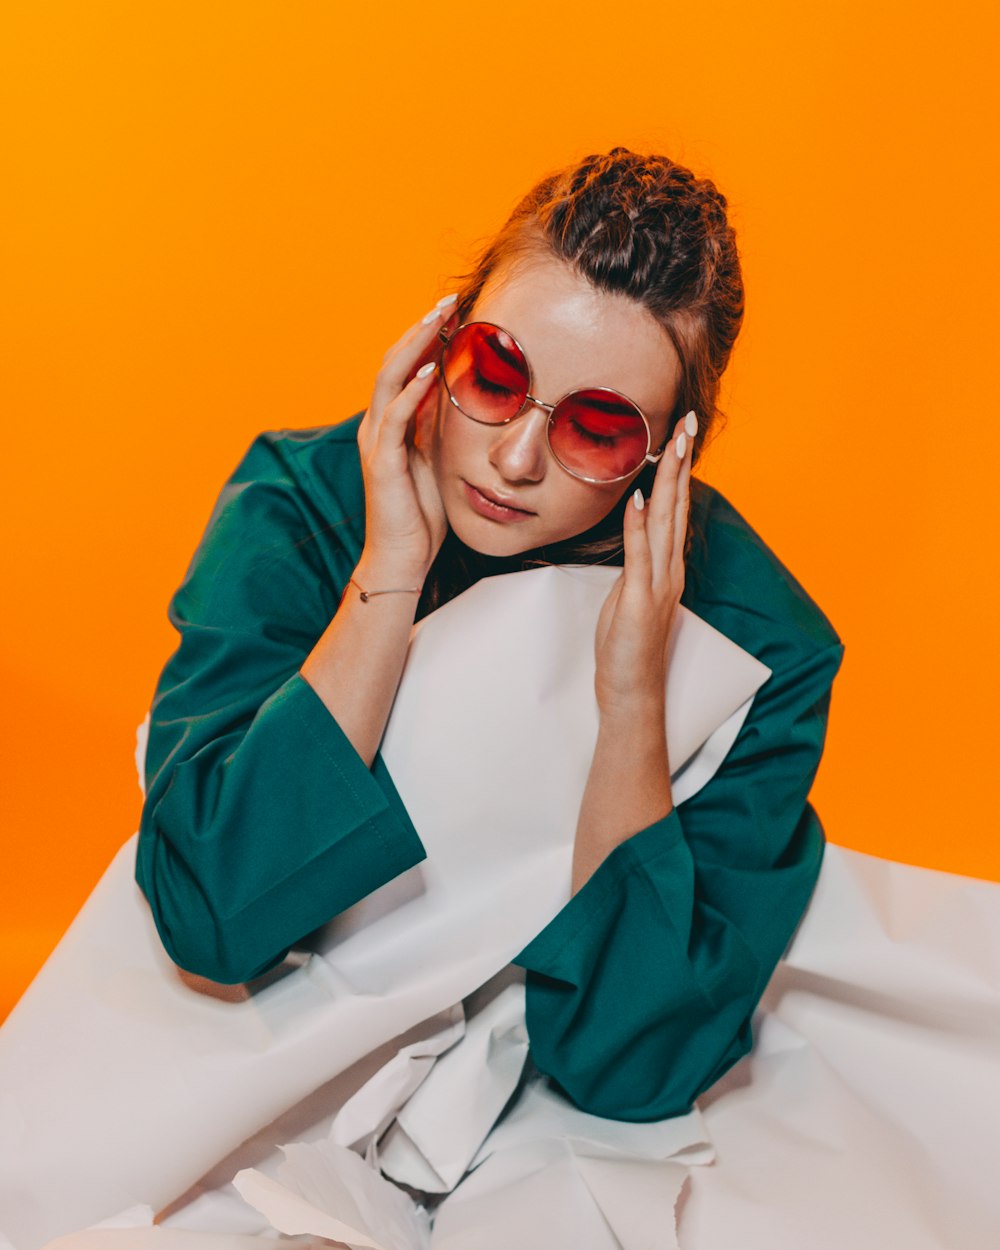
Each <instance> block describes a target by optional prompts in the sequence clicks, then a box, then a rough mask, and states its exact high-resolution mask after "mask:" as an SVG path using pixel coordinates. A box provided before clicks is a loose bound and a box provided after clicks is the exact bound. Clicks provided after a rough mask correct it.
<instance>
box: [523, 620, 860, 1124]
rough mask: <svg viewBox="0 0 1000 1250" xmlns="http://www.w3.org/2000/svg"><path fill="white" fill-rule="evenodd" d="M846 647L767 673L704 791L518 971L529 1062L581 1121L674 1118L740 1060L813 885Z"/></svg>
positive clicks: (579, 904) (607, 872)
mask: <svg viewBox="0 0 1000 1250" xmlns="http://www.w3.org/2000/svg"><path fill="white" fill-rule="evenodd" d="M843 650H844V648H843V644H841V643H839V642H838V643H837V644H836V645H834V646H832V647H829V648H826V649H824V650H822V651H819V652H816V653H813V654H811V655H809V656H807V657H805V658H804V659H799V660H798V661H797V662H795V663H793V664H792V665H791V666H789V667H786V668H785V669H784V670H783V671H775V672H774V674H773V675H772V677H771V678H769V680H768V682H767V683H765V685H764V686H763V687H762V688H761V690H760V692H759V693H758V695H757V697H756V699H755V701H754V704H753V706H752V707H751V710H750V713H749V715H748V717H747V720H746V722H745V723H744V726H743V728H742V729H741V731H740V735H739V737H738V738H737V740H736V742H735V743H734V745H733V747H732V749H731V751H730V753H729V755H728V756H727V757H726V760H725V761H724V762H723V764H722V766H721V767H720V769H719V771H718V772H717V773H716V775H715V776H714V777H713V778H712V779H711V781H709V782H708V783H707V784H706V785H705V786H704V787H703V788H702V789H701V790H700V791H699V792H698V793H697V794H695V795H693V796H692V797H691V798H690V799H689V800H687V801H686V802H684V803H682V804H680V806H679V807H675V808H674V809H673V810H672V811H671V812H669V813H668V814H667V815H666V816H665V817H663V818H662V819H660V820H658V821H656V822H655V823H654V824H652V825H650V826H649V827H647V828H646V829H643V830H640V831H639V832H638V833H636V834H634V835H633V836H631V837H629V838H627V839H626V840H625V841H624V842H622V843H621V844H620V845H619V846H617V847H616V848H615V849H614V850H613V851H612V852H611V853H610V854H609V855H608V856H607V858H606V859H605V860H604V861H603V863H602V864H601V865H600V866H599V867H598V869H597V870H596V871H595V872H594V873H593V875H592V876H591V877H590V879H589V880H588V881H587V882H586V883H585V884H584V885H583V887H582V888H581V889H580V890H578V891H577V893H576V894H575V895H574V896H573V897H572V898H571V899H570V901H569V902H568V903H567V904H566V906H565V907H564V908H563V909H562V910H561V911H560V912H559V914H558V915H557V916H555V917H554V919H553V920H552V921H551V923H550V924H549V925H547V926H546V928H545V929H543V930H542V932H541V933H540V934H538V936H537V937H536V938H535V939H534V940H533V941H532V942H530V943H529V944H528V945H527V946H526V947H525V948H524V950H523V951H521V952H520V954H519V955H518V956H517V958H516V959H515V960H514V962H515V963H517V964H519V965H520V966H522V967H523V968H525V969H526V972H527V978H526V979H527V1026H528V1035H529V1039H530V1042H531V1050H532V1057H533V1059H534V1062H535V1064H536V1066H537V1067H538V1068H539V1069H540V1070H541V1071H542V1072H544V1073H546V1074H548V1075H549V1076H550V1077H551V1078H552V1079H553V1080H554V1081H555V1082H556V1083H557V1084H558V1085H559V1086H561V1088H562V1089H563V1090H564V1091H565V1093H566V1094H567V1095H568V1096H569V1097H570V1098H571V1099H572V1100H573V1101H574V1102H575V1103H576V1104H577V1105H578V1106H579V1107H581V1108H582V1109H583V1110H585V1111H589V1112H591V1113H593V1114H596V1115H602V1116H607V1117H611V1118H615V1119H622V1120H637V1121H638V1120H657V1119H663V1118H666V1117H668V1116H672V1115H681V1114H685V1113H686V1112H688V1111H689V1110H690V1109H691V1106H692V1104H693V1102H694V1100H695V1099H696V1098H697V1097H698V1095H699V1094H700V1093H702V1092H704V1091H705V1090H706V1089H708V1088H709V1087H710V1086H711V1085H713V1084H714V1083H715V1082H716V1081H717V1080H718V1079H719V1078H720V1077H721V1076H722V1075H723V1074H724V1073H725V1072H726V1071H727V1070H728V1069H729V1068H730V1067H731V1066H732V1065H733V1064H734V1063H735V1062H736V1061H737V1060H738V1059H740V1058H741V1057H742V1056H743V1055H744V1054H746V1053H747V1052H748V1051H749V1049H750V1046H751V1043H752V1035H751V1017H752V1014H753V1011H754V1009H755V1008H756V1005H757V1003H758V1002H759V1000H760V996H761V994H762V993H763V991H764V989H765V987H766V985H767V982H768V980H769V979H770V976H771V974H772V972H773V971H774V968H775V966H776V965H777V962H778V960H779V959H780V957H781V955H782V954H783V952H784V950H785V948H786V947H787V945H788V942H789V940H790V939H791V936H792V934H793V933H794V930H795V928H796V926H797V924H798V922H799V920H800V919H801V917H802V914H803V912H804V911H805V908H806V906H807V904H808V901H809V898H810V897H811V895H812V891H813V889H814V887H815V884H816V879H817V877H818V875H819V869H820V864H821V861H822V853H823V843H824V835H823V828H822V825H821V823H820V820H819V817H818V815H817V814H816V811H815V810H814V808H813V807H812V805H811V804H810V803H809V802H808V797H807V796H808V793H809V790H810V788H811V785H812V782H813V779H814V777H815V773H816V770H817V767H818V765H819V760H820V757H821V755H822V750H823V745H824V740H825V735H826V727H827V721H828V715H829V706H830V688H831V684H832V682H833V678H834V676H835V675H836V672H837V670H838V669H839V667H840V663H841V661H842V658H843Z"/></svg>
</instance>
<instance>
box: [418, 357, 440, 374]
mask: <svg viewBox="0 0 1000 1250" xmlns="http://www.w3.org/2000/svg"><path fill="white" fill-rule="evenodd" d="M435 368H436V365H435V364H434V361H433V360H428V362H427V364H425V365H421V367H420V368H419V369H418V370H417V377H418V378H426V377H427V375H428V374H429V373H433V372H434V370H435Z"/></svg>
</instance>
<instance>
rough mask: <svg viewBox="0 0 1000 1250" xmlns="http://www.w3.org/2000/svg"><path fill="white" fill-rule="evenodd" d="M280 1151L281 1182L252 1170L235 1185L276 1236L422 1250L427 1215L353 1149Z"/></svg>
mask: <svg viewBox="0 0 1000 1250" xmlns="http://www.w3.org/2000/svg"><path fill="white" fill-rule="evenodd" d="M282 1149H283V1151H284V1153H285V1156H286V1160H287V1162H286V1163H285V1165H284V1166H283V1167H282V1169H281V1178H280V1180H279V1181H274V1180H271V1179H270V1178H269V1177H266V1176H262V1175H261V1174H260V1173H259V1172H256V1171H254V1170H253V1169H250V1170H247V1171H244V1172H240V1173H238V1174H237V1176H236V1177H235V1178H234V1181H233V1184H234V1185H235V1186H236V1188H237V1189H238V1190H239V1192H240V1193H241V1194H242V1195H243V1197H244V1198H245V1199H246V1201H247V1202H249V1203H250V1205H251V1206H253V1207H255V1208H256V1209H257V1210H258V1211H261V1212H263V1213H264V1215H266V1216H267V1218H268V1219H269V1220H270V1221H271V1223H272V1224H273V1225H274V1227H275V1228H277V1229H278V1230H279V1231H280V1232H283V1233H309V1234H313V1235H315V1236H320V1237H327V1238H329V1239H330V1240H331V1241H339V1242H343V1243H344V1244H345V1245H347V1246H350V1247H351V1250H425V1248H426V1247H427V1245H428V1244H429V1240H430V1222H429V1219H428V1217H427V1214H426V1212H424V1211H423V1209H422V1208H421V1207H419V1206H417V1205H416V1204H415V1203H414V1202H413V1201H412V1200H411V1199H410V1198H409V1197H408V1196H407V1195H406V1194H405V1193H404V1192H403V1191H402V1190H401V1189H397V1188H396V1186H395V1185H393V1184H391V1183H390V1182H389V1181H386V1180H383V1179H382V1177H381V1176H379V1174H378V1172H377V1171H375V1170H374V1169H373V1168H371V1167H369V1166H368V1164H367V1163H365V1161H364V1160H363V1159H362V1158H360V1156H358V1155H357V1154H355V1153H354V1151H352V1150H347V1149H345V1148H344V1147H343V1146H337V1145H335V1144H334V1143H333V1142H319V1143H317V1144H315V1145H312V1146H303V1145H299V1144H292V1145H289V1146H284V1147H282ZM332 1210H336V1211H337V1212H338V1216H336V1217H335V1216H333V1215H331V1214H330V1212H331V1211H332Z"/></svg>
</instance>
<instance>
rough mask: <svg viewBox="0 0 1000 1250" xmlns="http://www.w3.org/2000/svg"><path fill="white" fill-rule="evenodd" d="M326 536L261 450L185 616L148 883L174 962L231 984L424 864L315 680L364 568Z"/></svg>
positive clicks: (149, 803) (165, 678) (159, 716)
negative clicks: (351, 583)
mask: <svg viewBox="0 0 1000 1250" xmlns="http://www.w3.org/2000/svg"><path fill="white" fill-rule="evenodd" d="M316 537H317V536H316V535H315V534H314V533H313V531H312V521H311V520H310V519H309V518H307V517H304V516H303V515H302V514H301V513H300V511H299V510H298V508H297V506H296V504H295V494H294V490H293V489H292V488H291V483H289V482H288V480H287V479H286V477H285V468H284V465H283V463H282V461H281V459H280V457H279V456H278V454H277V453H276V451H275V450H274V449H273V448H272V447H270V446H269V445H268V444H267V443H266V441H265V440H263V439H258V440H257V441H256V442H255V443H254V445H253V447H252V448H251V451H250V453H248V456H247V457H246V458H245V460H244V462H243V463H242V464H241V466H240V468H239V469H238V470H237V472H236V474H234V476H233V478H232V479H231V480H230V482H229V483H228V484H227V487H226V489H225V490H224V491H223V494H222V497H221V498H220V501H219V504H218V505H217V506H216V509H215V512H214V513H213V518H212V521H211V522H210V524H209V528H208V530H207V531H206V534H205V537H204V538H203V539H202V542H201V544H200V546H199V548H198V551H197V552H196V553H195V557H194V559H193V561H192V564H191V567H190V569H189V570H188V574H187V576H186V578H185V581H184V583H183V585H182V586H181V588H180V589H179V590H178V591H177V593H176V594H175V595H174V597H173V598H172V600H171V604H170V611H169V615H170V619H171V622H172V623H173V624H174V626H175V628H177V630H178V632H179V633H180V636H181V640H180V644H179V646H178V648H177V650H176V652H175V653H174V655H173V656H172V657H171V659H170V660H169V661H168V662H167V664H166V666H165V667H164V670H163V672H162V674H161V677H160V680H159V682H158V685H157V690H156V695H155V697H154V699H153V703H152V708H151V714H150V728H149V739H148V743H147V749H146V782H147V795H146V800H145V803H144V805H143V810H142V816H141V820H140V828H139V841H138V851H137V860H136V879H137V881H138V883H139V885H140V886H141V888H142V890H143V892H144V893H145V895H146V897H147V899H148V900H149V903H150V906H151V908H152V912H153V916H154V919H155V922H156V925H157V929H158V931H159V933H160V937H161V940H162V941H163V944H164V947H165V949H166V950H167V952H168V954H169V955H170V956H171V958H172V959H173V960H174V961H175V962H176V963H177V964H178V965H179V966H181V967H182V968H185V969H186V970H188V971H189V972H193V973H196V974H198V975H200V976H204V977H208V978H209V979H211V980H213V981H218V982H222V983H227V984H233V983H238V982H242V981H247V980H250V979H252V978H253V977H255V976H258V975H260V974H261V973H262V972H265V971H267V970H268V969H269V968H271V967H273V966H274V965H275V964H276V963H278V962H280V961H281V960H282V959H283V958H284V956H285V955H286V954H287V952H288V950H289V949H290V948H291V947H292V946H293V945H295V944H296V943H297V942H300V941H301V940H302V939H303V938H304V937H305V936H306V935H307V934H309V933H310V932H312V931H313V930H314V929H316V928H318V927H319V926H320V925H322V924H324V923H326V922H327V921H328V920H330V918H331V917H333V916H335V915H337V914H338V913H339V912H341V911H343V910H345V909H346V908H347V907H350V906H352V905H353V904H354V903H356V902H358V901H359V900H360V899H361V898H363V897H365V896H366V895H367V894H369V893H371V891H372V890H374V889H376V888H378V887H379V886H381V885H384V884H385V883H386V882H387V881H390V880H391V879H392V878H393V877H395V876H397V875H398V874H399V873H401V872H403V871H405V870H406V869H408V868H410V867H412V866H413V865H414V864H416V863H418V862H419V861H420V860H422V859H423V858H424V857H425V852H424V848H423V845H422V843H421V841H420V838H419V836H418V834H417V832H416V830H415V828H414V827H413V824H412V822H411V821H410V819H409V816H408V815H407V812H406V809H405V807H404V805H403V803H402V800H401V799H400V796H399V794H398V793H397V792H396V789H395V786H394V785H393V783H392V780H391V778H390V776H389V773H388V770H387V769H386V767H385V765H384V763H383V762H382V760H381V756H378V755H377V756H376V758H375V760H374V762H373V765H372V768H371V769H369V768H368V767H367V766H366V765H365V762H364V761H363V760H362V758H361V757H360V756H359V755H358V753H357V752H356V750H355V749H354V747H353V745H352V744H351V742H350V740H349V739H348V738H347V736H346V735H345V734H344V732H343V730H342V729H341V727H340V725H339V724H338V723H337V721H336V719H335V718H334V717H333V716H332V715H331V713H330V712H329V710H328V709H327V708H326V705H325V704H324V703H323V701H322V700H321V699H320V697H319V695H318V694H317V693H316V692H315V690H313V688H312V686H310V685H309V683H308V682H307V681H306V680H305V678H304V677H303V676H302V674H301V673H300V671H299V669H300V666H301V664H302V662H303V660H304V659H305V658H306V656H307V655H308V654H309V652H310V650H311V649H312V647H313V646H314V645H315V642H316V641H317V639H318V638H319V637H320V636H321V635H322V633H323V631H324V630H325V628H326V626H327V624H328V623H329V620H330V619H331V617H332V615H333V613H334V611H335V607H336V599H337V596H338V594H339V589H340V587H339V585H338V584H337V580H338V578H339V577H343V580H345V581H346V576H347V575H349V572H350V568H353V564H354V562H355V560H356V555H352V553H350V552H339V551H338V550H337V549H336V548H335V547H331V545H330V544H329V540H328V539H327V547H326V548H325V549H324V548H321V547H320V546H319V544H318V543H317V542H316V541H315V540H316ZM338 560H340V561H341V562H342V567H338V566H337V562H338ZM345 568H346V570H347V572H346V573H344V569H345ZM220 572H222V573H224V576H220V575H219V574H220Z"/></svg>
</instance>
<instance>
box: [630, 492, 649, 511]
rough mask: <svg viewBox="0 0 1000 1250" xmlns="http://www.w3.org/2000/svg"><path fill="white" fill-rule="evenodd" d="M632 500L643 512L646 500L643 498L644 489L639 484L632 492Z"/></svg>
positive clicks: (637, 508) (637, 509) (638, 509)
mask: <svg viewBox="0 0 1000 1250" xmlns="http://www.w3.org/2000/svg"><path fill="white" fill-rule="evenodd" d="M632 502H633V504H635V508H636V511H637V512H641V511H642V510H643V508H645V506H646V500H645V499H644V498H643V494H642V491H641V490H640V489H639V487H638V486H637V487H636V488H635V490H634V491H633V492H632Z"/></svg>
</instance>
